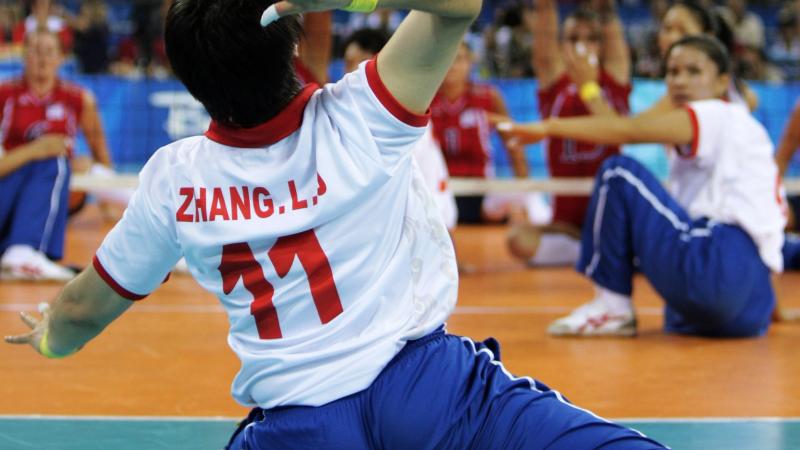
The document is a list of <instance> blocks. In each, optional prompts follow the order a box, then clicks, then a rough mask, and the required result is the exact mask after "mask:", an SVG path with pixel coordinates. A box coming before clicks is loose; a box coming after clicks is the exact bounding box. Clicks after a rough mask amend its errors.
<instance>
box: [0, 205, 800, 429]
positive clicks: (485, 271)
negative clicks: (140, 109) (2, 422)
mask: <svg viewBox="0 0 800 450" xmlns="http://www.w3.org/2000/svg"><path fill="white" fill-rule="evenodd" d="M107 229H108V226H107V225H105V224H104V223H103V221H102V220H101V219H100V218H99V215H98V214H97V212H96V211H95V210H92V209H90V210H89V211H86V212H85V213H83V214H82V215H81V216H80V217H78V218H77V219H75V220H74V221H73V222H72V223H71V226H70V232H69V236H68V240H69V243H70V244H69V246H68V249H67V256H66V261H67V262H69V263H75V264H79V265H86V264H88V263H89V261H90V259H91V256H92V254H93V252H94V249H95V248H96V247H97V245H99V243H100V242H101V241H102V238H103V236H104V234H105V232H106V231H107ZM456 243H457V248H458V253H459V258H460V259H461V260H462V261H464V262H467V263H471V264H473V265H475V266H476V267H477V269H478V271H477V273H475V274H471V275H467V276H463V277H462V278H461V287H460V298H459V307H458V309H457V311H456V313H455V314H454V315H453V316H452V317H451V319H450V321H449V322H448V330H449V331H450V332H451V333H456V334H464V335H468V336H470V337H473V338H475V339H482V338H485V337H487V336H494V337H496V338H498V339H499V340H500V342H501V344H502V346H503V347H502V358H503V361H504V363H505V364H506V366H507V367H508V368H509V370H510V371H511V372H513V373H515V374H519V375H531V376H533V377H535V378H538V379H539V380H541V381H543V382H544V383H546V384H548V385H549V386H550V387H552V388H555V389H558V390H560V391H561V392H562V393H563V394H564V395H565V396H566V397H567V398H569V399H570V400H572V401H573V402H574V403H576V404H578V405H580V406H583V407H585V408H588V409H591V410H593V411H594V412H596V413H598V414H600V415H603V416H607V417H614V418H621V417H711V416H724V417H757V416H776V417H794V416H800V376H798V374H799V373H800V363H799V362H798V353H797V350H796V348H797V343H798V342H800V324H777V325H775V326H773V328H772V329H771V330H770V332H769V334H768V335H767V336H766V337H763V338H759V339H742V340H712V339H701V338H688V337H680V336H668V335H665V334H663V332H662V331H661V320H662V316H661V312H660V310H661V304H660V302H659V300H658V299H657V297H656V296H655V295H654V293H653V291H652V289H651V288H650V287H649V285H647V283H646V282H645V281H644V280H637V284H636V291H635V304H636V306H637V309H638V311H639V319H640V336H639V337H637V338H633V339H563V338H562V339H558V338H551V337H549V336H547V335H546V334H545V328H546V326H547V324H548V323H549V322H550V321H552V320H553V319H554V318H556V317H557V316H559V315H561V314H564V313H566V312H568V311H569V310H570V309H571V308H573V307H575V306H577V305H579V304H580V303H582V302H584V301H585V300H587V299H588V298H589V296H590V295H591V293H592V292H591V286H590V284H589V282H588V281H587V280H586V279H584V278H583V277H581V276H579V275H577V274H575V273H574V272H573V271H572V270H571V269H567V268H564V269H540V270H530V269H525V268H524V267H523V266H521V265H520V264H518V263H516V262H515V261H513V260H512V259H511V258H510V257H509V256H508V255H507V252H506V251H505V247H504V241H503V230H502V228H500V227H496V228H485V227H482V228H468V227H463V228H460V229H459V230H458V231H457V233H456ZM776 285H777V291H778V294H779V298H780V300H781V302H782V303H783V304H784V305H785V306H788V307H791V308H797V307H800V275H799V274H787V275H782V276H781V277H780V278H778V279H777V281H776ZM58 289H59V286H58V285H46V286H42V285H33V284H21V283H0V329H2V332H3V334H13V333H18V332H21V331H23V330H24V326H23V324H22V323H21V322H20V321H19V319H18V317H17V311H19V310H20V309H24V310H28V311H32V310H34V308H35V305H36V304H37V303H38V302H40V301H43V300H47V299H49V298H51V297H52V296H53V295H55V293H56V292H57V291H58ZM226 333H227V320H226V318H225V315H224V313H223V312H222V309H221V308H220V307H219V306H218V304H217V301H216V299H215V298H213V297H212V296H210V295H209V294H206V293H205V292H203V291H202V290H201V289H200V288H199V287H197V285H196V284H195V283H194V281H193V280H192V279H191V278H189V277H183V276H173V277H172V279H171V280H170V281H169V282H168V283H167V284H165V285H164V286H162V287H161V288H160V289H159V290H158V291H157V292H156V293H155V294H154V295H152V296H151V297H149V298H148V299H147V300H144V301H143V302H140V304H137V305H136V306H134V307H133V308H132V309H131V310H130V311H129V312H128V313H126V314H125V315H124V316H123V317H122V318H120V319H119V320H118V321H117V322H116V323H114V324H112V325H111V326H110V327H109V329H108V330H106V332H105V333H104V334H103V335H101V336H100V337H99V338H97V339H96V340H95V341H93V342H91V343H90V344H89V345H88V346H87V347H86V348H85V349H84V350H83V351H81V352H80V353H79V354H77V355H75V356H74V357H71V358H67V359H65V360H60V361H50V360H46V359H44V358H42V357H40V356H38V355H37V354H35V353H34V352H33V351H32V350H31V349H30V348H26V347H15V346H10V345H5V344H0V414H48V415H50V414H55V415H165V416H239V415H241V414H243V413H244V409H243V408H242V407H240V406H238V405H236V404H235V403H234V401H233V400H232V399H231V397H230V394H229V386H230V382H231V380H232V379H233V376H234V374H235V373H236V371H237V370H238V361H237V360H236V358H235V357H234V355H233V353H232V352H231V351H230V350H229V349H228V347H227V344H226V340H225V336H226Z"/></svg>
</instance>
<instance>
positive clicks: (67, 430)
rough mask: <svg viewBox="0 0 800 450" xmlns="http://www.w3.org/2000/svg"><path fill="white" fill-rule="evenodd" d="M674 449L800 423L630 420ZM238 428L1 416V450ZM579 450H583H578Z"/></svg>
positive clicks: (198, 422) (777, 443)
mask: <svg viewBox="0 0 800 450" xmlns="http://www.w3.org/2000/svg"><path fill="white" fill-rule="evenodd" d="M622 423H624V424H625V425H628V426H631V427H633V428H636V429H637V430H639V431H641V432H643V433H645V434H647V435H648V436H650V437H652V438H654V439H656V440H659V441H661V442H662V443H664V444H666V445H668V446H670V447H672V448H673V449H675V450H700V449H702V450H715V449H721V450H722V449H724V450H739V449H741V450H778V449H780V450H791V449H800V419H777V418H764V419H669V420H660V419H638V420H636V419H631V420H626V421H624V422H622ZM234 427H235V421H234V420H232V419H228V418H207V419H206V418H170V417H164V418H131V417H126V418H116V417H37V416H31V417H20V416H5V417H0V449H3V450H18V449H19V450H23V449H59V450H62V449H63V450H73V449H74V450H78V449H80V450H100V449H102V450H109V449H113V450H133V449H137V450H139V449H148V450H150V449H197V450H203V449H208V450H218V449H221V448H222V447H223V446H224V445H225V443H226V442H227V439H228V436H229V435H230V433H231V432H232V431H233V429H234ZM576 450H580V449H576Z"/></svg>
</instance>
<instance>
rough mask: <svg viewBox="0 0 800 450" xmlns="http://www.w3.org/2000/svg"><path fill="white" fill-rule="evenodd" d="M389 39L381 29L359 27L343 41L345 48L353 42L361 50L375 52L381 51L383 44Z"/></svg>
mask: <svg viewBox="0 0 800 450" xmlns="http://www.w3.org/2000/svg"><path fill="white" fill-rule="evenodd" d="M388 41H389V35H388V34H387V33H386V32H385V31H383V30H378V29H375V28H361V29H358V30H356V31H354V32H353V34H351V35H350V36H349V37H348V38H347V40H346V41H344V46H343V47H342V48H344V49H345V50H346V49H347V47H349V46H350V44H353V43H355V44H356V45H358V46H359V47H361V49H362V50H364V51H367V52H369V53H372V54H373V55H374V54H377V53H378V52H380V51H381V49H382V48H383V46H384V45H386V43H387V42H388Z"/></svg>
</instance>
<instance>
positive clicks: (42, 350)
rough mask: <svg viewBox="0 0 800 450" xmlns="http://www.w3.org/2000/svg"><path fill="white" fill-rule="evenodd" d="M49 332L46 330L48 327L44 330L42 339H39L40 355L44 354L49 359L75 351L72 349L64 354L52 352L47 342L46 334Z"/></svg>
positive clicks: (61, 356)
mask: <svg viewBox="0 0 800 450" xmlns="http://www.w3.org/2000/svg"><path fill="white" fill-rule="evenodd" d="M49 332H50V330H48V329H45V330H44V335H42V340H41V341H39V353H41V354H42V355H44V356H46V357H48V358H50V359H59V358H63V357H65V356H69V355H71V354H73V353H75V351H74V350H73V351H71V352H69V353H67V354H66V355H58V354H56V353H53V351H52V350H50V346H49V345H48V344H47V335H48V334H49Z"/></svg>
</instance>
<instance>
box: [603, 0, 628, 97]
mask: <svg viewBox="0 0 800 450" xmlns="http://www.w3.org/2000/svg"><path fill="white" fill-rule="evenodd" d="M598 3H599V4H598V12H599V13H600V20H601V22H602V24H603V68H604V69H605V70H606V72H608V74H609V75H611V77H612V78H614V81H616V82H617V83H619V84H622V85H625V84H629V83H630V82H631V51H630V48H629V47H628V42H627V41H626V40H625V32H624V28H623V27H622V21H621V20H620V19H619V15H618V14H617V8H616V2H615V1H614V0H601V1H599V2H598Z"/></svg>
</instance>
